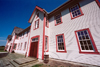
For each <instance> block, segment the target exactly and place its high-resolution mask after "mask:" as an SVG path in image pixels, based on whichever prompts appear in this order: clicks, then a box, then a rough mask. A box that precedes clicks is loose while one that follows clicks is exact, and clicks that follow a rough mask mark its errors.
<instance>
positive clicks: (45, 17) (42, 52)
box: [42, 14, 46, 60]
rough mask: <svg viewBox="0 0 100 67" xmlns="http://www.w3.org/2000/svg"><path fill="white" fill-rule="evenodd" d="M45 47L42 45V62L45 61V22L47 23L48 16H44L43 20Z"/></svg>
mask: <svg viewBox="0 0 100 67" xmlns="http://www.w3.org/2000/svg"><path fill="white" fill-rule="evenodd" d="M43 20H44V21H43V45H42V60H43V59H44V48H45V46H44V45H45V22H46V15H45V14H44V19H43Z"/></svg>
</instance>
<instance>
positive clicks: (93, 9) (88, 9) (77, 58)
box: [49, 0, 100, 66]
mask: <svg viewBox="0 0 100 67" xmlns="http://www.w3.org/2000/svg"><path fill="white" fill-rule="evenodd" d="M79 4H80V7H81V9H82V12H83V14H84V15H82V16H80V17H78V18H75V19H72V20H71V16H70V12H69V9H66V10H64V11H62V12H61V15H62V22H63V23H62V24H59V25H57V26H55V24H54V16H53V17H51V18H50V19H49V26H50V28H49V29H50V30H49V32H50V33H49V34H50V38H49V41H50V42H49V49H50V50H49V55H50V57H51V58H55V59H61V60H69V61H74V62H80V63H86V64H93V65H99V66H100V60H98V59H100V54H84V53H83V54H81V53H79V48H78V44H77V40H76V36H75V31H76V30H81V29H85V28H89V29H90V32H91V34H92V37H93V39H94V42H95V45H96V47H97V50H98V51H99V52H100V36H99V35H100V19H99V17H100V9H99V7H98V5H97V3H96V2H95V1H93V0H88V1H85V0H84V1H82V2H79ZM62 33H64V37H65V44H66V50H67V53H61V52H56V38H55V37H56V35H58V34H62Z"/></svg>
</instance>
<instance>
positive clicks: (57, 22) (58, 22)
mask: <svg viewBox="0 0 100 67" xmlns="http://www.w3.org/2000/svg"><path fill="white" fill-rule="evenodd" d="M61 23H62V18H61V14H57V15H56V16H55V26H56V25H58V24H61Z"/></svg>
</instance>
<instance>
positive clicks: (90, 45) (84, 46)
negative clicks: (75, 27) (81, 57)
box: [75, 29, 98, 53]
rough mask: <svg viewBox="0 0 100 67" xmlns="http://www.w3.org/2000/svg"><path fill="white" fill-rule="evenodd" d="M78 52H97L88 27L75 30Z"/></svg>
mask: <svg viewBox="0 0 100 67" xmlns="http://www.w3.org/2000/svg"><path fill="white" fill-rule="evenodd" d="M75 34H76V37H77V42H78V46H79V50H80V52H83V53H84V52H98V51H97V49H96V46H95V43H94V41H93V38H92V35H91V33H90V31H89V29H83V30H79V31H75Z"/></svg>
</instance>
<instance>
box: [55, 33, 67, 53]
mask: <svg viewBox="0 0 100 67" xmlns="http://www.w3.org/2000/svg"><path fill="white" fill-rule="evenodd" d="M56 47H57V52H66V46H65V40H64V34H59V35H56Z"/></svg>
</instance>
